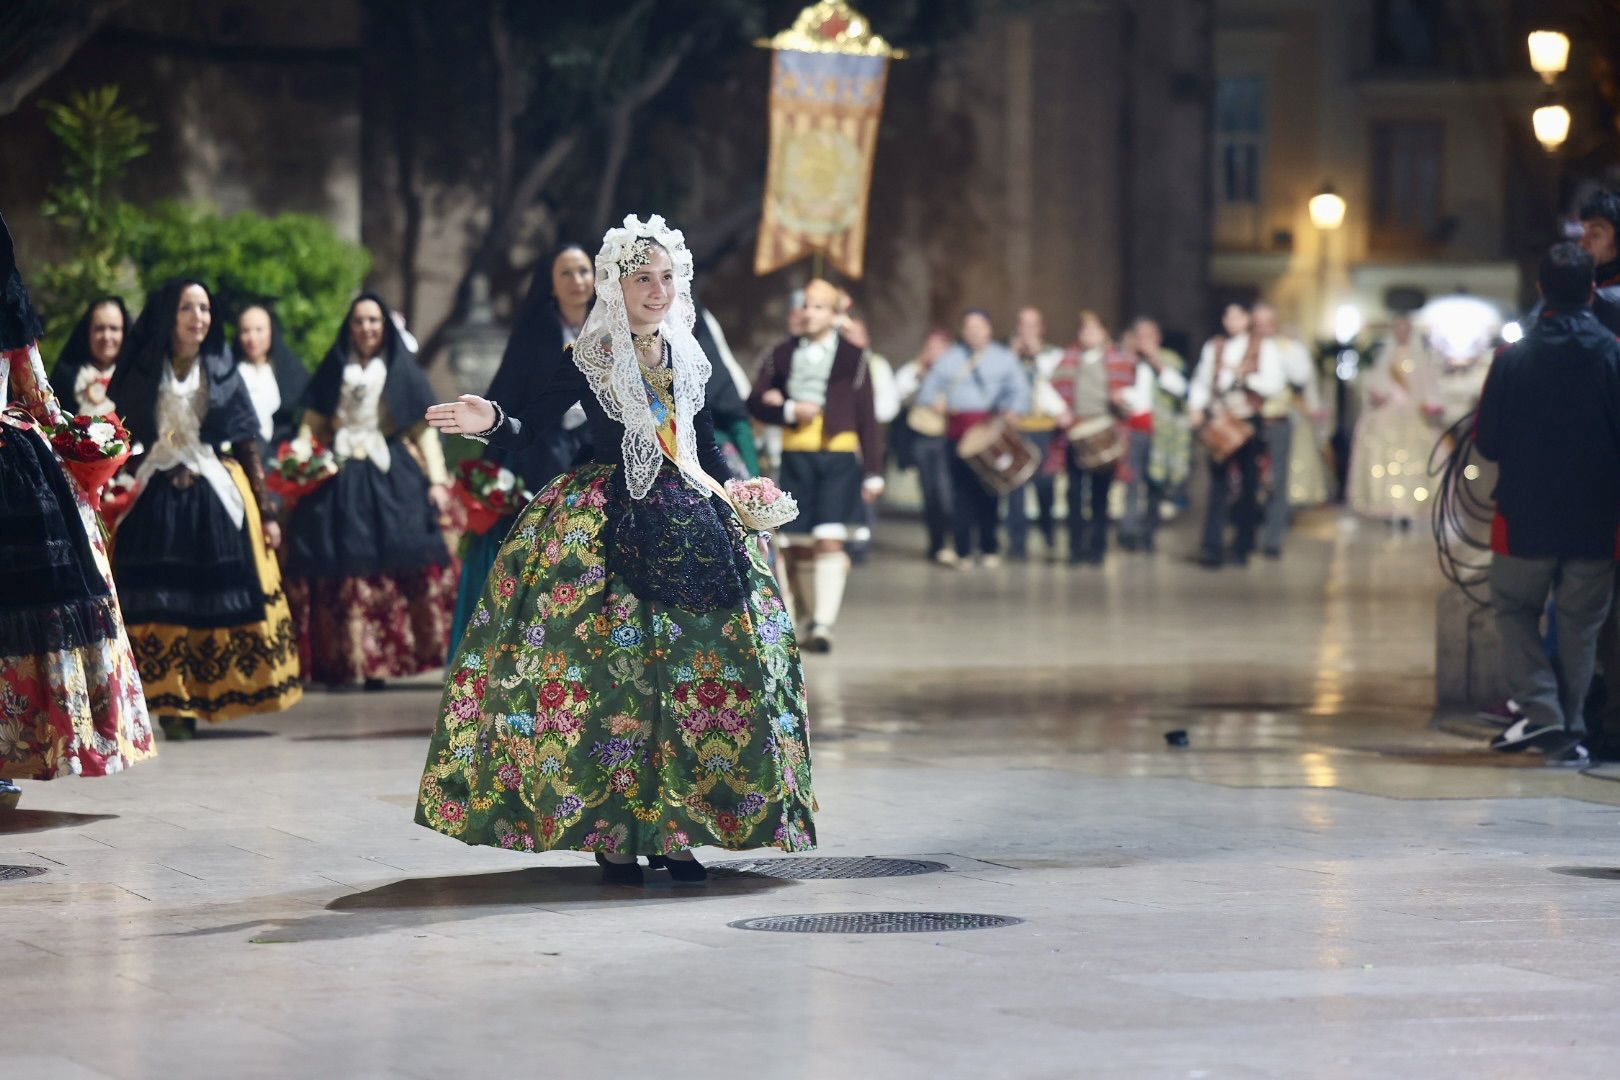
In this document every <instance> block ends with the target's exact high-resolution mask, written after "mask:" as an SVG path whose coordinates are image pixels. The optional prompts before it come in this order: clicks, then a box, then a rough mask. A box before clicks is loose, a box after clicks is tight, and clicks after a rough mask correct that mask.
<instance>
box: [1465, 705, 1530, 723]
mask: <svg viewBox="0 0 1620 1080" xmlns="http://www.w3.org/2000/svg"><path fill="white" fill-rule="evenodd" d="M1474 715H1475V717H1477V718H1478V719H1479V720H1481V721H1483V722H1485V723H1487V724H1495V725H1496V726H1497V727H1499V728H1510V727H1512V726H1513V725H1514V724H1516V723H1518V722H1519V721H1520V720H1523V719H1524V713H1523V712H1521V711H1520V710H1519V706H1518V705H1517V704H1515V703H1514V701H1513V699H1512V698H1508V699H1507V700H1506V701H1502V702H1498V703H1497V704H1495V705H1491V706H1489V707H1488V708H1484V709H1481V710H1479V712H1477V713H1475V714H1474Z"/></svg>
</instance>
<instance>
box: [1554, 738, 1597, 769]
mask: <svg viewBox="0 0 1620 1080" xmlns="http://www.w3.org/2000/svg"><path fill="white" fill-rule="evenodd" d="M1543 760H1544V761H1545V762H1546V764H1548V765H1551V766H1554V767H1555V768H1561V769H1581V768H1585V767H1586V766H1588V765H1590V764H1592V755H1591V754H1589V753H1588V752H1587V750H1586V746H1585V744H1583V743H1582V742H1581V740H1580V739H1579V738H1578V737H1577V738H1572V739H1568V740H1566V741H1565V742H1564V743H1563V745H1561V746H1554V747H1549V748H1548V749H1547V752H1546V754H1545V755H1543Z"/></svg>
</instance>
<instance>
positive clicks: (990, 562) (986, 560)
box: [979, 555, 1001, 570]
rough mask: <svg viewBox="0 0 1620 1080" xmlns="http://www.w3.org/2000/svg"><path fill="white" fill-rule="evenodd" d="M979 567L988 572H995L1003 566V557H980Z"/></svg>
mask: <svg viewBox="0 0 1620 1080" xmlns="http://www.w3.org/2000/svg"><path fill="white" fill-rule="evenodd" d="M979 565H980V566H982V567H984V568H985V569H986V570H994V569H995V568H996V567H998V566H1000V565H1001V556H1000V555H980V556H979Z"/></svg>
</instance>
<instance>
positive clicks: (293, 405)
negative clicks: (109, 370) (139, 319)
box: [114, 303, 309, 451]
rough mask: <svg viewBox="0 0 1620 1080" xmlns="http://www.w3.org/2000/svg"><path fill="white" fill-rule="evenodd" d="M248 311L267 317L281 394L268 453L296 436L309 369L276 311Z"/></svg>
mask: <svg viewBox="0 0 1620 1080" xmlns="http://www.w3.org/2000/svg"><path fill="white" fill-rule="evenodd" d="M249 308H259V309H261V310H263V311H264V313H265V314H266V315H269V316H270V369H271V370H272V371H274V372H275V373H276V388H277V389H278V390H280V391H281V407H280V408H279V409H277V410H276V415H275V417H274V418H273V419H272V421H271V428H272V430H271V432H270V449H271V450H272V451H274V450H275V447H276V444H277V443H279V442H281V441H282V440H284V439H290V438H292V437H293V436H294V435H297V434H298V431H297V428H296V427H295V426H294V425H295V424H296V422H297V420H298V403H299V402H300V401H301V400H302V399H303V396H304V391H305V390H307V389H308V388H309V369H308V368H307V367H305V366H304V362H303V361H302V360H300V359H299V358H298V354H297V353H295V352H293V350H292V346H291V345H289V344H288V343H287V333H286V330H285V329H284V328H283V327H282V325H281V319H280V318H279V317H277V315H276V309H275V308H273V307H271V306H270V305H269V304H259V303H255V304H248V305H247V306H246V307H244V308H243V309H242V310H243V311H244V312H246V311H247V310H248V309H249ZM239 362H240V363H247V362H248V361H246V360H242V361H239ZM114 400H116V399H114Z"/></svg>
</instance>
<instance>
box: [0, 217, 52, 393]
mask: <svg viewBox="0 0 1620 1080" xmlns="http://www.w3.org/2000/svg"><path fill="white" fill-rule="evenodd" d="M43 333H44V331H43V330H42V329H41V328H40V325H39V316H38V315H35V314H34V306H33V305H32V304H30V303H29V302H28V290H27V289H25V288H23V282H22V275H21V274H19V273H18V272H17V249H16V248H15V247H13V246H12V243H11V230H10V229H8V228H6V219H5V216H4V215H3V214H0V352H5V351H7V350H9V349H23V348H27V347H28V346H29V345H30V344H31V343H33V342H35V341H38V340H39V338H40V335H41V334H43ZM4 391H5V388H4V387H0V396H3V395H4Z"/></svg>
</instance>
